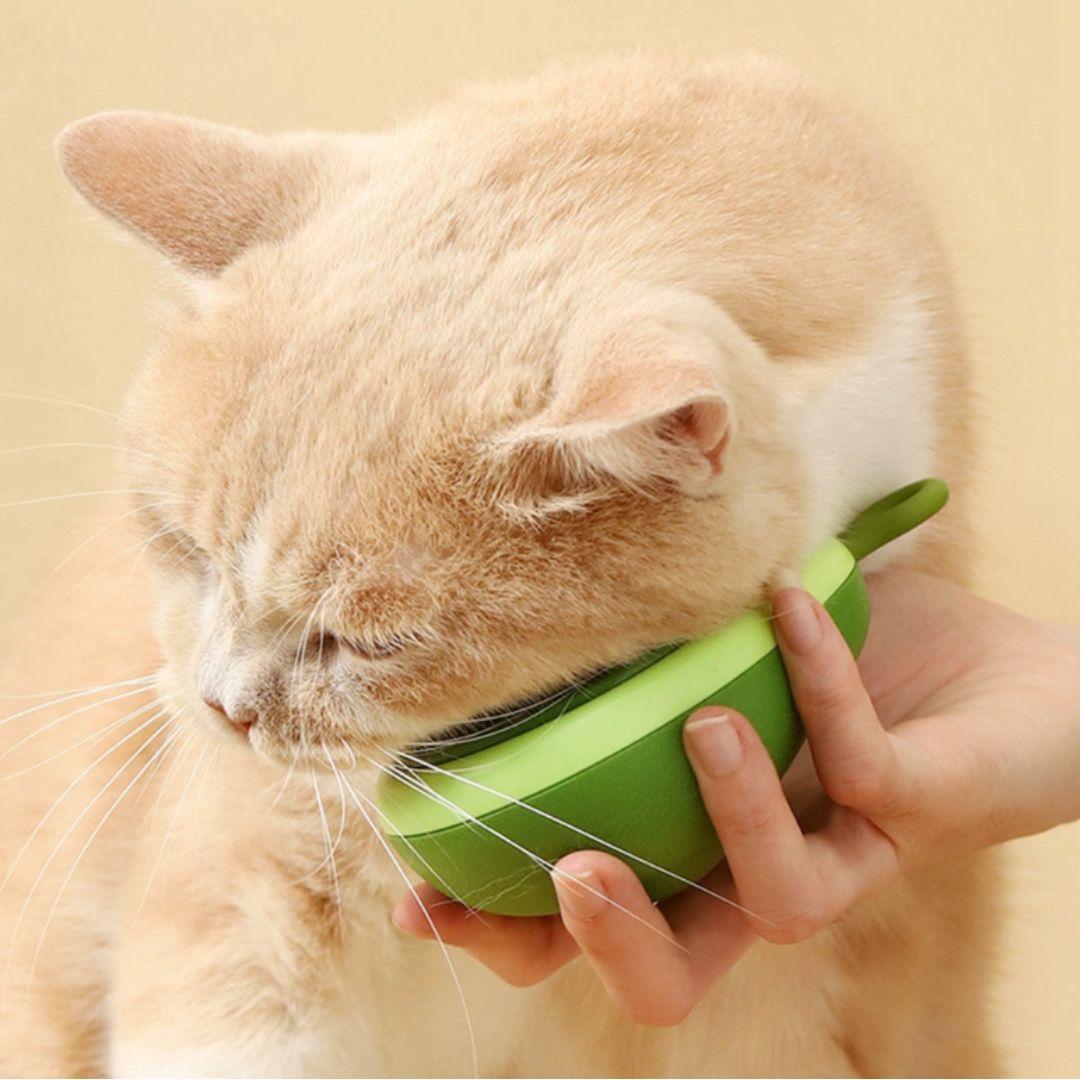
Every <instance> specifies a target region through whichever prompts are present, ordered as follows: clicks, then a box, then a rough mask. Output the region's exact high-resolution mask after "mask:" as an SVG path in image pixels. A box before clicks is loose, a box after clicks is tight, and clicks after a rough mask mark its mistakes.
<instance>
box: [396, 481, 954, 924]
mask: <svg viewBox="0 0 1080 1080" xmlns="http://www.w3.org/2000/svg"><path fill="white" fill-rule="evenodd" d="M947 498H948V490H947V488H946V487H945V485H944V484H943V483H942V482H941V481H940V480H934V479H930V480H921V481H918V482H916V483H914V484H909V485H908V486H907V487H904V488H902V489H900V490H899V491H895V492H893V493H892V494H891V495H887V496H886V497H885V498H883V499H881V500H879V501H878V502H876V503H874V504H873V505H872V506H870V507H869V508H867V509H866V510H864V511H863V512H862V513H861V514H859V516H858V517H857V518H855V520H854V521H853V522H852V523H851V524H850V525H849V526H848V528H847V529H846V530H845V531H844V532H843V533H842V534H841V535H840V537H838V538H835V539H831V540H828V541H826V542H825V543H824V544H822V545H821V547H819V548H818V549H817V551H815V552H814V553H813V555H811V557H810V558H809V559H808V560H807V563H806V565H805V567H804V568H803V570H802V573H801V575H800V577H801V579H802V584H803V587H804V588H806V589H807V590H808V591H809V592H810V593H812V594H813V595H814V596H815V597H816V598H817V599H818V600H819V601H820V602H821V603H822V604H823V605H824V606H825V608H826V610H827V611H828V612H829V614H830V615H831V616H832V618H833V619H834V620H835V622H836V624H837V626H838V627H839V629H840V632H841V633H842V634H843V636H844V638H845V640H846V641H847V643H848V645H849V646H850V648H851V650H852V652H853V653H854V654H855V655H858V653H859V650H860V649H861V648H862V645H863V642H864V640H865V638H866V632H867V628H868V625H869V618H870V610H869V602H868V597H867V591H866V584H865V582H864V580H863V577H862V574H861V573H860V571H859V567H858V560H859V559H861V558H863V557H864V556H865V555H868V554H870V552H872V551H875V550H876V549H877V548H879V547H881V546H882V545H884V544H886V543H888V542H889V541H890V540H893V539H895V538H896V537H898V536H900V535H902V534H903V533H905V532H907V531H908V530H910V529H912V528H914V527H915V526H916V525H919V524H920V523H921V522H923V521H925V520H926V519H927V518H929V517H930V516H932V515H933V514H934V513H936V512H937V511H938V510H940V509H941V507H942V506H944V505H945V502H946V500H947ZM704 705H722V706H727V707H729V708H731V709H734V710H737V711H738V712H741V713H742V714H743V715H744V716H746V718H747V719H748V720H749V721H750V723H751V724H752V725H753V726H754V729H755V730H756V731H757V733H758V735H759V736H760V737H761V740H762V742H763V743H764V744H765V747H766V749H767V750H768V752H769V756H770V757H771V758H772V761H773V764H774V765H775V766H776V768H777V771H778V772H780V773H783V772H784V770H786V769H787V767H788V766H789V765H790V764H791V762H792V759H793V758H794V757H795V754H796V753H797V751H798V749H799V747H800V746H801V745H802V743H803V739H804V734H803V729H802V724H801V723H800V721H799V717H798V714H797V712H796V710H795V705H794V702H793V700H792V696H791V690H790V687H789V685H788V680H787V675H786V673H785V671H784V665H783V662H782V660H781V657H780V652H779V648H778V646H777V643H776V639H775V637H774V636H773V632H772V626H771V622H770V619H769V612H768V611H767V610H765V609H758V610H755V611H752V612H750V613H748V614H746V615H743V616H741V617H740V618H738V619H735V620H734V621H732V622H731V623H729V624H728V625H727V626H725V627H724V628H723V629H721V630H719V631H718V632H716V633H714V634H710V635H708V636H707V637H703V638H698V639H696V640H694V641H690V642H686V643H685V644H680V645H670V646H667V647H664V648H660V649H656V650H653V651H652V652H649V653H646V654H645V655H643V656H641V657H638V658H637V659H635V660H633V661H631V662H630V663H628V664H625V665H622V666H621V667H618V668H613V669H611V670H609V671H606V672H604V673H602V674H600V675H598V676H596V677H595V678H593V679H591V680H589V681H588V682H586V683H585V684H584V685H583V686H581V687H579V688H576V689H574V690H572V691H567V692H566V693H565V694H563V695H560V696H559V697H558V698H557V699H556V700H554V701H552V702H550V703H549V704H548V705H546V706H545V707H544V708H541V709H539V710H538V711H537V712H535V713H534V714H532V715H530V716H529V718H528V721H527V723H521V722H518V723H510V724H508V725H506V726H504V727H503V728H502V729H501V730H500V729H495V730H485V729H484V728H482V727H481V729H480V730H479V731H478V732H476V733H473V734H468V735H466V736H464V737H460V738H458V739H456V740H448V741H447V742H446V743H444V744H443V745H436V746H435V747H434V748H432V749H428V750H424V751H420V750H417V751H410V752H409V753H408V755H407V756H405V757H403V758H402V762H401V765H399V767H398V768H397V769H395V770H394V771H393V772H392V773H389V774H386V775H384V776H382V777H381V778H380V782H379V786H378V793H377V797H378V803H379V808H380V810H381V812H382V816H383V823H384V830H385V832H386V836H387V838H388V839H389V841H390V843H391V844H392V846H393V848H394V849H395V851H396V852H397V854H398V855H400V856H401V857H402V858H403V859H404V860H405V861H406V862H407V863H408V864H409V865H410V866H411V867H412V868H413V869H414V870H415V871H416V872H417V873H418V874H419V875H420V876H421V877H422V878H424V880H426V881H428V882H429V883H430V884H432V885H433V886H434V887H435V888H437V889H438V890H440V891H441V892H443V893H445V894H446V895H448V896H451V897H453V898H454V899H455V900H459V901H461V902H462V903H463V904H467V905H468V906H469V907H472V908H476V909H479V910H482V911H490V912H493V913H496V914H501V915H546V914H551V913H554V912H555V911H557V910H558V903H557V901H556V899H555V891H554V889H553V887H552V884H551V879H550V874H549V871H550V868H551V866H552V865H553V864H554V863H555V862H557V861H558V860H559V859H561V858H562V857H563V856H564V855H567V854H569V853H570V852H572V851H579V850H582V849H586V848H587V849H592V850H600V851H608V852H610V853H611V854H613V855H616V856H617V857H619V858H621V859H623V860H624V861H625V862H626V863H627V864H628V865H629V866H630V867H631V868H632V869H633V870H634V872H635V873H636V874H637V875H638V877H639V878H640V879H641V881H642V883H643V884H644V886H645V888H646V890H647V891H648V893H649V895H650V896H651V897H652V899H653V900H662V899H664V898H665V897H667V896H670V895H672V894H673V893H676V892H678V891H679V890H681V889H683V888H686V887H687V886H688V885H690V884H692V883H693V882H695V881H697V880H698V879H699V878H701V877H703V876H704V875H705V874H706V873H708V872H709V871H710V870H711V869H712V868H713V867H715V866H716V865H717V864H718V863H719V862H720V860H721V859H722V858H723V851H722V849H721V847H720V843H719V841H718V839H717V837H716V831H715V829H714V828H713V826H712V823H711V821H710V820H709V816H708V814H707V812H706V810H705V806H704V804H703V803H702V801H701V797H700V795H699V793H698V788H697V782H696V780H695V778H694V773H693V770H692V769H691V767H690V763H689V761H688V760H687V758H686V755H685V752H684V750H683V744H682V727H683V723H684V721H685V720H686V718H687V717H688V716H689V715H690V714H691V713H692V712H694V711H695V710H696V709H699V708H701V707H702V706H704Z"/></svg>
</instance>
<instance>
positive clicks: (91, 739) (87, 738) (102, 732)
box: [0, 695, 159, 784]
mask: <svg viewBox="0 0 1080 1080" xmlns="http://www.w3.org/2000/svg"><path fill="white" fill-rule="evenodd" d="M125 696H128V697H130V696H131V695H125ZM102 704H104V702H102ZM158 704H159V703H158V701H157V700H154V701H149V702H147V703H146V704H145V705H140V706H139V707H138V708H137V709H133V710H132V711H131V712H128V713H125V714H124V715H123V716H121V717H119V718H118V719H116V720H113V721H110V722H109V723H108V724H106V725H105V726H104V727H103V728H100V729H98V730H97V731H92V732H90V734H89V735H84V736H83V737H82V738H81V739H77V740H76V741H75V742H73V743H71V745H70V746H65V747H64V749H63V750H58V751H57V752H56V753H55V754H50V755H49V757H47V758H45V759H44V760H42V761H36V762H34V764H33V765H27V766H26V767H25V768H23V769H19V770H18V771H17V772H13V773H8V774H7V775H6V776H0V784H6V783H7V782H8V781H9V780H15V779H17V778H18V777H20V776H25V775H26V774H27V773H31V772H34V771H35V770H36V769H41V768H44V767H45V766H46V765H49V764H51V763H52V762H54V761H57V760H59V759H60V758H62V757H64V756H65V755H66V754H70V753H71V752H72V750H77V749H78V748H79V747H80V746H86V745H87V744H89V745H91V746H93V745H94V743H97V742H100V741H101V740H102V739H103V738H105V736H106V735H108V734H109V733H110V732H111V731H115V730H116V728H118V727H122V726H123V725H124V724H126V723H127V722H128V721H130V720H134V719H135V717H137V716H138V715H139V714H140V713H144V712H148V711H149V710H150V709H153V708H156V707H157V706H158ZM74 715H75V714H74V713H69V714H68V716H62V717H60V720H66V719H68V717H70V716H74ZM53 723H54V724H55V723H59V721H58V720H54V721H53ZM48 726H49V725H46V727H48ZM44 730H45V728H39V729H38V730H37V731H34V732H31V734H30V735H28V736H26V737H24V738H22V739H20V740H19V742H18V743H16V744H15V746H18V745H19V743H23V742H26V740H27V739H28V738H31V737H32V736H33V735H37V734H39V733H40V732H41V731H44ZM15 746H11V747H9V748H8V749H7V750H5V751H4V753H2V754H0V759H2V758H5V757H7V755H8V754H10V753H11V751H12V750H14V749H15Z"/></svg>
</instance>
